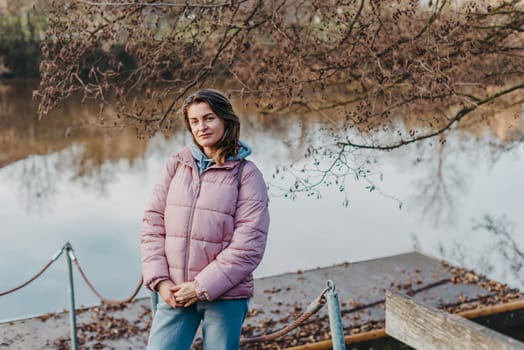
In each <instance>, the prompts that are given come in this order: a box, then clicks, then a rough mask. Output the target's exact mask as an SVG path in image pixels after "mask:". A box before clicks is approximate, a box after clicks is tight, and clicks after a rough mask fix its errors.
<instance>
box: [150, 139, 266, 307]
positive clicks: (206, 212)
mask: <svg viewBox="0 0 524 350" xmlns="http://www.w3.org/2000/svg"><path fill="white" fill-rule="evenodd" d="M238 164H239V161H227V162H226V163H225V164H224V165H223V166H217V165H213V166H211V167H210V168H208V169H206V170H205V171H204V172H203V173H202V174H201V175H200V177H199V176H198V170H197V166H196V163H195V160H194V158H193V156H192V154H191V150H190V149H189V147H185V148H184V149H183V150H182V151H180V152H179V153H177V154H175V155H174V156H172V157H171V158H170V159H169V160H168V162H167V164H166V166H165V168H164V170H163V172H162V175H161V177H160V179H159V181H158V182H157V184H156V186H155V188H154V190H153V193H152V195H151V198H150V201H149V203H148V206H147V208H146V210H145V214H144V219H143V227H142V239H141V250H142V273H143V277H144V284H145V285H146V286H147V287H148V288H149V289H151V290H154V288H155V286H156V285H157V284H158V283H159V282H160V281H162V280H165V279H171V280H172V281H173V282H174V283H175V284H179V283H182V282H188V281H194V284H195V286H196V290H197V294H198V297H199V299H201V300H210V301H211V300H214V299H217V298H220V299H237V298H247V297H251V296H252V295H253V276H252V272H253V270H254V269H255V268H256V267H257V266H258V264H259V263H260V261H261V259H262V255H263V254H264V249H265V246H266V236H267V231H268V227H269V214H268V208H267V206H268V197H267V189H266V185H265V183H264V180H263V177H262V174H261V173H260V171H259V170H258V168H257V167H256V166H255V164H253V163H252V162H250V161H246V164H245V166H244V169H243V170H242V174H241V186H240V191H239V190H238V178H237V173H238Z"/></svg>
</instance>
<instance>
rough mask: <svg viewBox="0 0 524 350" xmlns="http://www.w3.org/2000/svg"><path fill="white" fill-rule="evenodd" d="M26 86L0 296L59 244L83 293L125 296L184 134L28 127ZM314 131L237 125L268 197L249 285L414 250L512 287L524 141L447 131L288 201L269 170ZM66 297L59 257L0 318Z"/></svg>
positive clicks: (32, 118)
mask: <svg viewBox="0 0 524 350" xmlns="http://www.w3.org/2000/svg"><path fill="white" fill-rule="evenodd" d="M32 88H34V82H10V83H9V84H7V83H3V85H0V96H1V97H0V107H1V110H0V146H1V158H0V166H1V167H0V206H1V210H0V222H1V223H2V226H1V228H2V229H1V231H0V237H1V242H2V244H1V245H0V256H1V257H2V263H1V264H0V292H3V291H5V290H7V289H9V288H11V287H14V286H16V285H17V284H19V283H21V282H23V281H25V280H26V279H27V278H29V277H30V276H32V275H33V274H34V273H36V272H37V271H38V270H39V269H40V268H41V267H42V266H44V265H45V264H46V263H47V262H48V261H49V259H50V258H51V257H52V255H53V254H54V253H55V252H56V251H57V250H58V249H59V248H60V247H62V246H63V245H64V244H65V243H66V242H70V243H71V244H72V246H73V248H74V250H75V254H76V256H77V258H78V259H79V262H80V264H81V265H82V267H83V269H84V271H85V272H86V274H87V275H88V276H89V277H90V279H91V281H92V282H93V284H94V285H95V287H97V288H98V289H99V290H100V292H101V293H102V294H103V295H104V296H106V297H108V298H114V299H120V298H125V297H127V296H128V295H130V294H131V292H132V290H133V288H134V287H135V285H136V283H137V282H138V279H139V277H140V252H139V240H140V225H141V217H142V213H143V209H144V205H145V203H146V201H147V198H148V196H149V194H150V191H151V189H152V187H153V184H154V182H155V180H156V178H157V176H158V174H159V172H160V169H161V168H162V166H163V164H164V162H165V160H166V159H167V157H168V156H169V155H170V154H172V153H174V152H176V151H177V150H179V149H180V148H181V147H183V145H185V144H187V143H188V142H189V141H190V137H189V134H188V133H187V132H186V131H184V130H180V131H177V132H174V133H173V134H172V135H171V136H169V137H167V136H164V135H161V134H157V135H155V136H154V137H152V138H150V139H149V138H146V139H139V138H137V137H136V135H135V133H134V132H133V131H132V130H117V131H118V132H115V130H111V131H112V136H107V135H104V134H103V133H102V132H101V129H100V128H96V127H92V126H90V125H89V120H92V119H93V118H95V117H92V115H93V114H94V113H93V111H92V110H91V109H89V108H87V107H86V106H83V105H81V104H80V103H78V102H77V101H73V102H70V103H68V104H66V105H65V106H64V107H63V108H62V109H60V110H59V111H57V112H55V113H54V114H53V115H52V116H50V117H49V118H47V119H45V120H41V121H38V120H37V118H36V114H35V106H34V104H33V102H31V97H30V96H31V95H30V92H31V89H32ZM95 114H96V113H95ZM95 119H96V118H95ZM523 120H524V116H523V114H522V112H520V117H519V118H517V121H516V124H515V122H513V124H511V125H510V126H507V127H508V128H513V129H515V128H517V131H518V133H519V134H520V135H522V134H523V133H524V128H523V127H522V125H523V124H524V122H523ZM316 123H317V122H311V123H309V124H308V122H307V121H304V120H303V119H300V118H299V117H291V116H290V117H288V118H285V119H282V118H281V119H278V120H276V119H273V120H264V119H261V118H258V117H255V116H252V115H246V116H245V118H244V119H243V120H242V139H243V140H244V141H245V142H247V143H248V144H250V145H251V146H252V148H253V150H254V152H253V155H252V156H251V157H250V159H251V160H253V161H255V162H256V163H257V165H258V166H259V167H260V168H261V170H262V171H263V173H264V176H265V178H266V180H267V182H268V183H269V185H270V194H271V201H270V213H271V226H270V234H269V240H268V246H267V251H266V254H265V257H264V260H263V262H262V263H261V265H260V266H259V268H258V269H257V270H256V272H255V276H256V277H261V276H267V275H273V274H280V273H284V272H292V271H297V270H304V269H311V268H316V267H318V266H327V265H331V264H337V263H342V262H346V261H348V262H356V261H361V260H366V259H373V258H379V257H382V256H388V255H394V254H399V253H403V252H408V251H412V250H419V251H421V252H423V253H425V254H429V255H432V256H434V257H437V258H445V259H447V260H449V261H450V262H452V263H455V264H459V265H462V266H466V267H469V268H473V269H475V270H476V271H478V272H480V273H485V274H487V275H488V276H489V277H491V278H494V279H497V280H500V281H503V282H506V283H508V284H510V285H512V286H515V287H519V288H524V277H523V275H524V274H523V273H522V270H519V266H518V263H519V262H520V263H523V262H524V261H523V260H522V257H520V258H519V256H518V252H522V250H523V249H524V234H523V229H524V216H523V215H522V209H523V206H522V198H523V197H524V188H523V185H522V177H523V175H524V147H523V145H522V143H520V144H519V143H516V144H515V143H511V142H508V143H505V142H501V141H500V140H501V138H502V139H503V137H502V136H500V135H501V134H500V130H498V133H497V132H496V130H494V131H489V130H488V131H487V132H484V133H482V134H480V135H479V134H476V135H473V134H471V135H468V134H458V135H450V136H449V137H448V138H447V142H446V144H445V146H444V145H442V144H439V143H437V142H434V141H432V140H430V141H427V142H424V143H419V144H418V145H413V146H409V147H404V148H401V149H398V150H396V151H392V152H387V153H369V154H366V155H365V159H367V162H366V166H367V168H368V169H370V173H369V176H367V177H366V178H365V179H362V178H360V179H358V180H357V179H355V178H354V177H349V178H348V179H347V180H346V183H345V184H344V185H345V191H342V192H341V191H340V189H339V187H337V186H334V185H333V186H328V187H321V188H320V191H321V192H320V194H321V196H320V198H317V196H306V195H299V196H298V197H297V198H296V199H290V198H286V197H285V196H283V195H282V193H281V191H280V190H279V188H281V187H286V186H289V183H287V182H286V180H285V179H281V177H280V176H279V175H277V176H273V174H274V173H275V168H276V167H277V166H279V165H286V164H290V163H291V162H293V161H295V160H297V159H300V158H301V155H302V154H303V153H304V142H305V141H304V140H305V139H306V138H308V137H310V138H312V140H313V141H312V142H323V140H322V139H316V138H317V137H318V136H316V134H315V133H314V131H315V130H316V129H317V126H318V125H317V124H316ZM501 125H505V124H504V123H501ZM515 125H516V126H515ZM499 129H500V128H499ZM315 140H316V141H315ZM494 144H495V145H496V146H494ZM508 144H509V146H507V147H505V145H508ZM361 157H362V155H361ZM370 181H371V182H372V183H373V186H374V187H370ZM373 189H374V190H373ZM346 199H347V203H345V200H346ZM345 204H347V206H346V205H345ZM486 215H487V216H489V217H490V218H493V219H494V220H495V221H496V222H497V223H500V225H501V226H500V227H499V228H498V230H496V231H490V230H487V229H485V228H483V227H480V228H479V227H478V226H479V225H481V226H482V224H483V223H485V216H486ZM501 232H503V233H504V234H508V236H507V237H506V236H503V235H502V234H501ZM519 259H520V260H519ZM75 287H76V288H75V292H76V297H77V304H78V305H79V306H80V305H85V306H88V305H92V304H95V303H97V298H96V297H95V296H94V295H93V294H92V293H91V292H90V291H89V290H88V289H87V287H86V285H85V284H84V283H83V281H82V280H80V279H79V275H78V273H77V272H76V271H75ZM140 295H143V296H145V295H148V294H147V291H146V290H144V289H143V290H142V291H141V293H140ZM67 302H68V299H67V264H66V260H65V258H64V257H63V256H62V257H61V258H60V259H59V260H58V261H57V262H56V263H55V264H53V265H52V266H51V268H50V269H49V270H48V271H46V272H45V273H44V274H43V275H42V276H41V277H40V278H39V279H37V280H36V281H34V282H33V283H31V284H30V285H28V286H27V287H25V288H23V289H21V290H19V291H17V292H15V293H12V294H10V295H7V296H3V297H0V320H10V319H15V318H21V317H25V316H28V315H36V314H41V313H45V312H53V311H58V310H62V309H64V308H67V305H68V304H67Z"/></svg>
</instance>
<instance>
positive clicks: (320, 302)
mask: <svg viewBox="0 0 524 350" xmlns="http://www.w3.org/2000/svg"><path fill="white" fill-rule="evenodd" d="M64 252H65V256H66V258H67V263H68V278H69V304H70V327H71V348H72V349H73V350H76V349H78V340H77V327H76V308H75V296H74V285H73V277H72V276H73V275H72V272H73V271H72V266H73V265H74V266H75V267H76V269H77V270H78V272H79V273H80V276H81V277H82V280H83V281H84V283H85V284H86V285H87V286H88V288H89V289H90V290H91V292H93V294H95V295H96V296H97V298H98V299H99V300H100V302H101V303H102V304H110V305H118V304H124V303H128V302H131V301H133V300H134V299H135V297H136V296H137V295H138V293H139V291H140V289H141V288H142V285H143V278H142V277H140V279H139V281H138V284H137V286H136V288H135V289H134V291H133V293H132V294H131V295H130V296H129V297H128V298H125V299H121V300H114V299H109V298H106V297H104V296H103V295H102V294H101V293H100V292H99V291H98V290H97V289H96V288H95V287H94V285H93V283H92V282H91V281H90V279H89V278H88V277H87V275H86V273H85V272H84V270H83V269H82V266H81V265H80V262H79V261H78V258H77V257H76V256H75V254H74V250H73V247H72V246H71V244H70V243H69V242H67V243H66V244H65V245H64V246H63V247H62V248H60V249H59V250H58V251H57V252H56V253H55V254H54V255H53V256H52V258H51V259H50V260H49V261H48V262H47V263H46V264H45V265H44V266H43V267H42V268H41V269H40V270H39V271H38V272H37V273H35V274H34V275H33V276H31V277H30V278H29V279H27V280H26V281H24V282H22V283H20V284H19V285H17V286H15V287H13V288H10V289H8V290H6V291H2V292H0V297H1V296H5V295H8V294H11V293H14V292H16V291H18V290H20V289H22V288H24V287H26V286H28V285H29V284H31V283H32V282H33V281H35V280H36V279H37V278H38V277H40V276H41V275H42V274H43V273H44V272H45V271H46V270H47V269H49V267H51V265H53V263H55V262H56V261H57V260H58V258H60V256H62V254H63V253H64ZM333 292H334V284H333V283H332V282H331V281H329V283H328V287H326V288H325V289H324V290H323V291H322V293H320V295H319V296H318V297H316V298H315V299H314V300H313V301H312V302H311V303H310V304H309V306H308V307H307V308H306V311H305V312H303V313H302V314H301V315H299V317H297V318H296V319H295V320H294V321H293V322H291V323H290V324H288V325H287V326H285V327H283V328H282V329H280V330H277V331H275V332H272V333H268V334H263V335H259V336H254V337H249V338H247V337H243V338H241V339H240V342H241V344H248V343H258V342H265V341H271V340H275V339H277V338H280V337H282V336H284V335H285V334H287V333H289V332H291V331H292V330H294V329H295V328H297V327H299V326H300V325H302V324H303V323H304V322H305V321H306V320H308V319H309V318H310V317H311V316H313V315H314V314H316V313H317V312H318V311H319V310H320V309H322V307H323V306H324V305H325V304H326V302H327V301H328V300H329V296H330V294H333ZM157 298H158V296H157V293H154V292H153V293H152V294H151V300H152V303H151V304H152V312H153V315H154V312H155V309H156V301H155V300H157ZM339 317H341V315H340V313H339Z"/></svg>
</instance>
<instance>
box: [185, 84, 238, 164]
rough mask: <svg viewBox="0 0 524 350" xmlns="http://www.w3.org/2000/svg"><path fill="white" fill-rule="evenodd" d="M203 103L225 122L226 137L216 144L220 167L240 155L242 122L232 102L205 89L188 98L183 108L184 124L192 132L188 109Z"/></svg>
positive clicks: (215, 157) (213, 91) (223, 136)
mask: <svg viewBox="0 0 524 350" xmlns="http://www.w3.org/2000/svg"><path fill="white" fill-rule="evenodd" d="M202 102H205V103H207V104H208V105H209V107H210V108H211V110H212V111H213V112H214V113H215V114H216V115H217V116H218V117H219V118H220V119H222V120H223V121H224V135H222V138H221V139H220V140H219V141H218V142H217V144H216V153H215V156H214V159H215V162H216V163H217V164H218V165H222V164H224V162H225V161H226V159H227V158H228V157H230V156H236V155H237V153H238V148H239V137H240V120H239V119H238V116H237V115H236V114H235V112H234V111H233V106H232V105H231V102H230V101H229V99H228V98H227V97H226V96H225V95H224V94H223V93H221V92H220V91H217V90H214V89H203V90H199V91H197V92H195V93H193V94H191V95H190V96H188V97H187V98H186V100H185V101H184V104H183V106H182V111H183V113H184V122H185V123H186V128H187V129H188V130H189V131H190V132H191V126H190V125H189V119H188V116H187V109H188V108H189V107H190V106H191V105H193V104H197V103H202ZM193 139H194V137H193ZM195 143H196V140H195ZM197 144H198V143H197Z"/></svg>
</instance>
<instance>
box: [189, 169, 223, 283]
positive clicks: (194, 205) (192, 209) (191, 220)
mask: <svg viewBox="0 0 524 350" xmlns="http://www.w3.org/2000/svg"><path fill="white" fill-rule="evenodd" d="M212 168H215V169H216V168H218V167H216V166H214V165H213V166H211V167H209V168H207V169H206V170H204V171H203V172H202V174H200V175H198V170H197V169H195V168H193V171H195V172H196V173H197V176H198V187H197V191H196V194H195V198H194V199H193V204H192V205H191V214H190V217H189V226H188V230H187V242H186V263H185V270H186V271H185V272H186V273H185V275H186V280H185V282H189V251H190V245H191V231H192V229H193V217H194V214H195V210H196V203H197V200H198V197H199V196H200V188H201V187H202V175H203V174H204V172H206V171H207V170H209V169H212Z"/></svg>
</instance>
